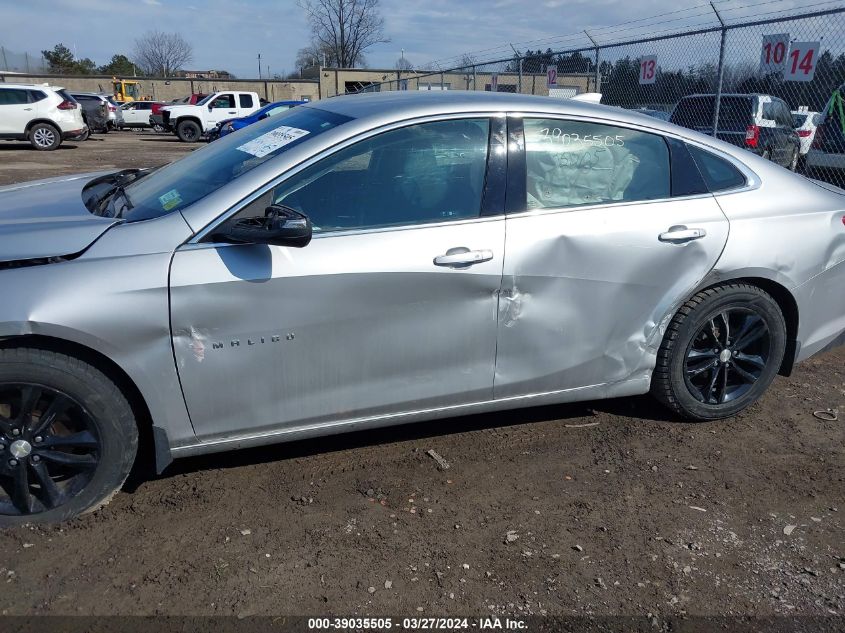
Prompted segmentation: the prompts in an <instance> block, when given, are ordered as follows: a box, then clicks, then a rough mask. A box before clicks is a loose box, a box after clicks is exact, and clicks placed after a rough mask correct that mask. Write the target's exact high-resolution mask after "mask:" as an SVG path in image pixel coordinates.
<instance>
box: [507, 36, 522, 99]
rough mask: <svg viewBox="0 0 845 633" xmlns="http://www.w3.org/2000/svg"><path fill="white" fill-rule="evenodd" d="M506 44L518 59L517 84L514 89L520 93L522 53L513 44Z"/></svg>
mask: <svg viewBox="0 0 845 633" xmlns="http://www.w3.org/2000/svg"><path fill="white" fill-rule="evenodd" d="M508 46H510V47H511V50H512V51H513V54H514V55H516V57H517V59H518V60H519V84H518V85H517V89H516V91H517V92H518V93H520V94H522V54H521V53H520V52H519V51H518V50H516V49H515V48H514V47H513V44H510V43H508Z"/></svg>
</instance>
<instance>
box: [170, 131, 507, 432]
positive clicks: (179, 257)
mask: <svg viewBox="0 0 845 633" xmlns="http://www.w3.org/2000/svg"><path fill="white" fill-rule="evenodd" d="M502 124H503V122H502ZM489 126H490V123H489V121H488V119H486V118H475V119H471V120H470V119H457V120H448V121H436V122H426V123H419V124H416V125H409V126H405V127H401V128H398V129H393V130H389V131H384V132H382V133H380V134H377V135H375V136H371V137H369V138H368V139H365V140H361V141H359V142H357V143H355V144H353V145H350V146H348V147H346V148H344V149H341V150H339V151H336V152H335V153H333V154H331V155H329V156H326V157H324V158H322V159H321V160H319V161H317V162H315V163H313V164H312V165H311V166H309V167H305V168H304V169H303V170H301V171H299V172H298V173H296V174H295V175H293V176H290V177H289V178H287V179H285V180H284V181H283V182H282V183H281V184H278V185H276V186H274V187H272V188H269V189H267V190H266V191H265V192H263V193H262V192H256V195H258V197H257V198H256V199H255V200H253V201H252V202H250V203H248V204H247V205H246V206H245V207H244V208H242V209H240V210H238V211H237V216H239V217H254V216H263V215H264V210H265V209H266V207H267V206H268V205H270V204H280V205H285V206H288V207H291V208H294V209H296V210H298V211H300V212H302V213H304V214H306V215H307V216H308V217H309V218H310V219H311V221H312V223H313V226H314V238H313V240H312V241H311V243H310V244H308V245H307V246H306V247H304V248H288V247H282V246H266V245H249V244H241V245H233V244H225V243H222V242H220V241H215V240H213V239H212V240H211V241H207V242H203V243H198V244H190V245H186V246H184V247H182V248H180V249H179V250H178V251H177V252H176V254H175V256H174V259H173V264H172V271H171V309H172V328H173V346H174V352H175V356H176V362H177V366H178V369H179V376H180V379H181V382H182V387H183V390H184V394H185V400H186V402H187V405H188V409H189V411H190V414H191V418H192V420H193V424H194V428H195V430H196V432H197V434H198V436H200V437H212V438H213V437H215V436H221V435H226V434H233V433H235V434H237V433H244V432H270V433H272V432H280V431H284V430H290V429H294V428H296V427H302V426H307V425H313V424H323V425H331V424H333V423H337V422H339V421H349V420H359V421H360V420H369V421H371V422H375V423H377V422H378V421H379V420H383V419H386V418H389V417H391V416H394V415H401V414H413V412H416V411H420V410H427V409H433V408H441V409H445V410H448V408H449V407H454V406H457V405H462V404H467V403H473V402H478V401H487V400H490V399H491V397H492V389H493V371H494V362H495V350H496V320H497V300H498V291H499V284H500V282H501V272H502V262H503V256H504V235H505V233H504V230H505V227H504V223H505V221H504V217H503V215H501V212H502V210H503V200H504V199H503V195H502V194H501V192H500V193H499V195H498V196H497V195H496V193H495V189H496V187H497V186H498V185H497V184H495V183H497V182H498V181H499V179H498V178H492V177H491V178H488V179H487V181H486V184H485V173H486V169H487V157H488V154H489V153H490V152H489V151H488V148H489V143H488V130H489ZM501 140H502V139H501V138H500V141H501ZM494 154H495V159H491V160H495V161H496V162H497V163H498V164H499V166H500V168H501V169H500V170H501V171H502V173H503V167H502V165H503V162H500V161H504V151H503V146H501V145H500V146H499V151H497V152H494ZM502 187H503V185H502ZM491 192H492V193H491ZM259 194H260V195H259ZM497 200H498V201H499V202H497ZM497 204H498V205H499V207H498V212H497V206H496V205H497ZM400 419H405V418H404V417H400Z"/></svg>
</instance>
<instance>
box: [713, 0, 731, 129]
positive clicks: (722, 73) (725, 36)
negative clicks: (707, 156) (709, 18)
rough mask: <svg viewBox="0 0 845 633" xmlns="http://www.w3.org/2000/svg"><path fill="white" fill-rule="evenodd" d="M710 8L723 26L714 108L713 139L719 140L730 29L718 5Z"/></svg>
mask: <svg viewBox="0 0 845 633" xmlns="http://www.w3.org/2000/svg"><path fill="white" fill-rule="evenodd" d="M710 6H711V7H713V13H715V14H716V17H717V18H718V19H719V24H721V25H722V41H721V44H720V45H719V79H718V82H717V84H716V107H715V108H713V138H717V136H716V133H717V132H718V131H719V110H720V109H721V106H722V80H723V79H724V76H725V40H726V39H728V29H727V26H725V21H724V20H723V19H722V16H721V15H719V11H718V10H717V9H716V5H715V4H713V3H712V2H711V3H710Z"/></svg>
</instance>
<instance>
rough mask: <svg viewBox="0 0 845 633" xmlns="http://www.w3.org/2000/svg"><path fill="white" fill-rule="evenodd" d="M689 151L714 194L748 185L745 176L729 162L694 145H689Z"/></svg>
mask: <svg viewBox="0 0 845 633" xmlns="http://www.w3.org/2000/svg"><path fill="white" fill-rule="evenodd" d="M687 149H689V153H690V154H691V155H692V157H693V159H695V162H696V164H697V165H698V169H699V171H700V172H701V176H702V177H703V178H704V182H706V183H707V187H708V188H709V189H710V191H712V192H713V193H716V192H717V191H725V190H727V189H735V188H736V187H742V186H744V185H745V184H746V180H745V176H743V175H742V173H741V172H740V171H739V170H738V169H737V168H736V167H734V166H733V165H731V164H730V163H729V162H728V161H726V160H724V159H722V158H719V157H718V156H716V155H715V154H711V153H710V152H707V151H705V150H703V149H700V148H698V147H695V146H694V145H687Z"/></svg>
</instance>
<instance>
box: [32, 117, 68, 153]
mask: <svg viewBox="0 0 845 633" xmlns="http://www.w3.org/2000/svg"><path fill="white" fill-rule="evenodd" d="M29 142H30V143H31V144H32V146H33V147H34V148H35V149H37V150H38V151H41V152H45V151H47V152H48V151H51V150H54V149H58V147H59V145H61V144H62V134H61V132H59V130H58V128H56V127H55V126H53V125H50V124H49V123H36V124H35V125H33V126H32V129H31V130H30V131H29Z"/></svg>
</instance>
